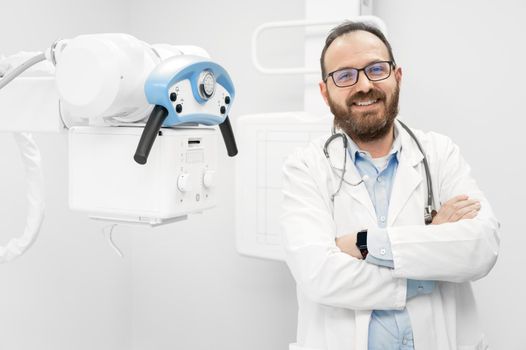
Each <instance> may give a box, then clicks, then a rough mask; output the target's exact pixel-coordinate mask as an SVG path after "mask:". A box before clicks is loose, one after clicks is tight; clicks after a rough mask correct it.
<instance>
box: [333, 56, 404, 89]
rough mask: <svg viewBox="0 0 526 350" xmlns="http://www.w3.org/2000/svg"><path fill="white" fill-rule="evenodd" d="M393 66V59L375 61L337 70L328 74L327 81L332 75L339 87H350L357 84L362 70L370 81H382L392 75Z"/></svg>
mask: <svg viewBox="0 0 526 350" xmlns="http://www.w3.org/2000/svg"><path fill="white" fill-rule="evenodd" d="M391 67H394V62H393V61H380V62H374V63H371V64H370V65H368V66H366V67H363V68H361V69H358V68H343V69H338V70H335V71H334V72H331V73H329V74H327V77H326V78H325V82H327V80H328V79H329V77H332V81H334V85H336V86H338V87H348V86H352V85H354V84H356V83H357V82H358V77H359V75H360V72H361V71H363V72H364V74H365V76H366V77H367V79H369V80H370V81H380V80H384V79H387V78H389V76H390V75H391Z"/></svg>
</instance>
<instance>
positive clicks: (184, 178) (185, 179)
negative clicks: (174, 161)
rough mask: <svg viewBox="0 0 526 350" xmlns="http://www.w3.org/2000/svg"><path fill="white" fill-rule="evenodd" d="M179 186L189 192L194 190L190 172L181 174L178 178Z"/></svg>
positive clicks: (180, 189) (183, 190) (182, 190)
mask: <svg viewBox="0 0 526 350" xmlns="http://www.w3.org/2000/svg"><path fill="white" fill-rule="evenodd" d="M177 188H178V189H179V191H181V192H188V191H191V190H192V186H191V184H190V174H185V173H183V174H181V175H179V177H178V178H177Z"/></svg>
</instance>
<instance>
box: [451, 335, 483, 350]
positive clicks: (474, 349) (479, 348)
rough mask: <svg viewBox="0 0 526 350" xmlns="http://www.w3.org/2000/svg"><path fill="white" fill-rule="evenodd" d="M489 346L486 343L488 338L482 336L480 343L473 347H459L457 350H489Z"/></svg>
mask: <svg viewBox="0 0 526 350" xmlns="http://www.w3.org/2000/svg"><path fill="white" fill-rule="evenodd" d="M488 349H489V346H488V343H487V342H486V338H485V337H484V336H482V338H481V339H480V341H478V342H477V343H476V344H473V345H460V344H459V345H458V346H457V350H488Z"/></svg>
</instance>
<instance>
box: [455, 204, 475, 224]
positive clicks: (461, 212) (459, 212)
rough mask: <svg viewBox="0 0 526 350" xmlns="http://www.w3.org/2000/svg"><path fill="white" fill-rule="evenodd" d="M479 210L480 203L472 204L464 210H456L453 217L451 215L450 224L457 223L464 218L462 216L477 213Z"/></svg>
mask: <svg viewBox="0 0 526 350" xmlns="http://www.w3.org/2000/svg"><path fill="white" fill-rule="evenodd" d="M479 210H480V203H474V204H472V205H470V206H467V207H465V208H462V209H459V210H457V211H456V212H455V213H454V214H453V215H451V222H454V221H458V220H460V219H462V217H464V215H466V214H468V213H470V212H472V211H475V212H478V211H479Z"/></svg>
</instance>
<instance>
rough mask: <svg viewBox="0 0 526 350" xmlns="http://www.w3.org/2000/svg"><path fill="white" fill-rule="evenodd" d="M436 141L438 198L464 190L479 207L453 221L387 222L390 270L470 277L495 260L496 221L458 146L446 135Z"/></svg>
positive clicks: (483, 272) (438, 276) (410, 275)
mask: <svg viewBox="0 0 526 350" xmlns="http://www.w3.org/2000/svg"><path fill="white" fill-rule="evenodd" d="M435 137H437V138H438V136H435ZM435 143H436V144H438V145H442V147H437V148H436V153H435V162H437V163H438V169H437V170H436V171H433V174H435V175H438V176H435V179H434V181H437V180H438V184H437V185H438V186H437V187H438V197H439V200H440V203H444V202H446V201H447V200H449V199H451V198H453V197H454V196H457V195H461V194H466V195H468V196H469V197H470V198H474V199H478V200H479V201H480V203H481V210H480V211H479V213H478V215H477V217H476V218H474V219H464V220H460V221H457V222H454V223H446V224H441V225H428V226H421V225H418V226H399V227H390V228H389V230H388V232H389V238H390V240H391V248H392V253H393V260H394V266H395V269H394V273H395V275H396V276H398V277H405V278H411V279H421V280H437V281H449V282H466V281H474V280H477V279H480V278H482V277H484V276H485V275H487V274H488V273H489V271H490V270H491V269H492V267H493V266H494V264H495V262H496V260H497V256H498V250H499V241H500V240H499V235H498V229H499V223H498V221H497V219H496V218H495V216H494V215H493V212H492V209H491V206H490V204H489V202H488V201H487V199H486V198H485V196H484V194H483V193H482V191H481V190H480V189H479V188H478V186H477V184H476V182H475V180H474V179H473V177H472V176H471V174H470V167H469V165H468V164H467V163H466V162H465V160H464V159H463V158H462V156H461V155H460V152H459V149H458V147H457V146H456V145H454V144H453V143H452V142H451V140H450V139H449V138H446V137H445V136H440V138H438V140H437V141H435ZM437 187H435V188H437Z"/></svg>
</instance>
